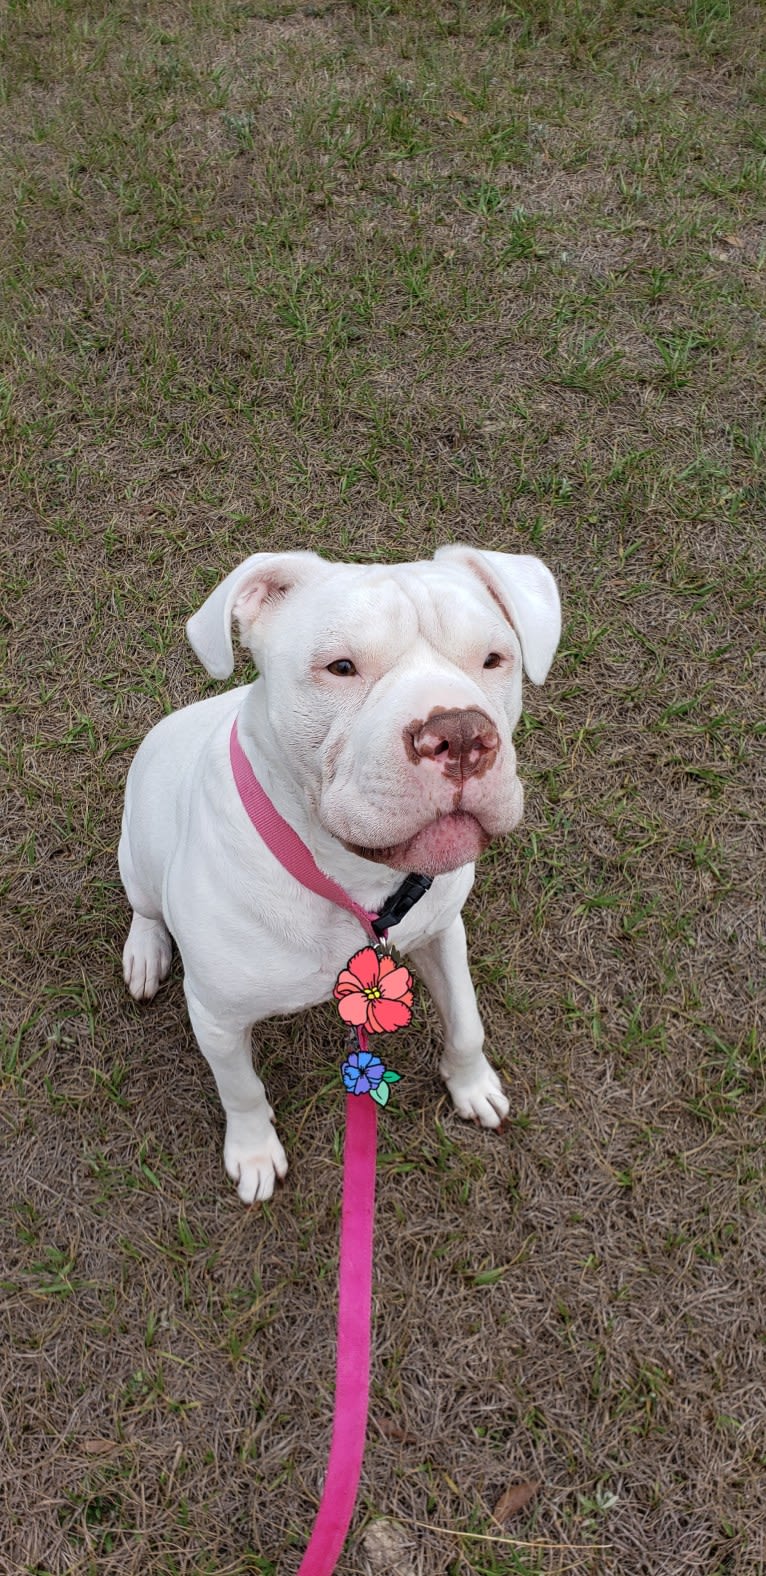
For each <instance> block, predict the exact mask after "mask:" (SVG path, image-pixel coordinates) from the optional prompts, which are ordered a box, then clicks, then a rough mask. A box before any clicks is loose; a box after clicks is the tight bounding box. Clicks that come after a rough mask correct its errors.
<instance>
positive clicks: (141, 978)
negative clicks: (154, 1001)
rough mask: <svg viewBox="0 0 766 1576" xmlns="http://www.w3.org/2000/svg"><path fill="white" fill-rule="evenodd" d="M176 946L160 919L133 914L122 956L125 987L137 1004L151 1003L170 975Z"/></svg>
mask: <svg viewBox="0 0 766 1576" xmlns="http://www.w3.org/2000/svg"><path fill="white" fill-rule="evenodd" d="M172 957H173V943H172V941H171V939H170V931H169V930H168V929H167V926H165V925H163V923H162V920H161V919H146V918H145V916H144V915H143V914H134V915H133V923H132V924H131V927H130V930H129V932H128V939H127V941H126V942H125V947H124V949H123V954H122V971H123V974H124V976H125V984H126V985H127V987H128V990H129V991H130V994H131V996H133V997H134V999H135V1000H136V1001H150V1000H151V998H152V996H154V995H155V994H156V992H157V991H158V989H159V986H160V983H161V981H162V980H164V979H166V978H167V975H168V974H169V973H170V964H171V960H172Z"/></svg>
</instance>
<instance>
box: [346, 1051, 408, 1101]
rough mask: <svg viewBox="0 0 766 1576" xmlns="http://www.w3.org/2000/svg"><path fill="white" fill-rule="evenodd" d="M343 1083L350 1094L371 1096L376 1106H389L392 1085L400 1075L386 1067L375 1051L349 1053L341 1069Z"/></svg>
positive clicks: (397, 1080)
mask: <svg viewBox="0 0 766 1576" xmlns="http://www.w3.org/2000/svg"><path fill="white" fill-rule="evenodd" d="M341 1076H342V1078H343V1083H344V1085H345V1087H346V1089H347V1090H348V1092H349V1094H369V1095H370V1097H371V1099H373V1100H374V1101H375V1104H376V1105H387V1104H388V1096H389V1093H390V1090H391V1085H392V1084H394V1083H398V1082H399V1078H400V1074H399V1073H395V1072H393V1071H392V1070H391V1068H387V1067H385V1066H384V1064H383V1062H382V1061H381V1060H380V1057H379V1056H377V1055H376V1054H375V1052H374V1051H361V1050H357V1051H349V1054H348V1060H347V1061H345V1062H344V1063H343V1065H342V1067H341Z"/></svg>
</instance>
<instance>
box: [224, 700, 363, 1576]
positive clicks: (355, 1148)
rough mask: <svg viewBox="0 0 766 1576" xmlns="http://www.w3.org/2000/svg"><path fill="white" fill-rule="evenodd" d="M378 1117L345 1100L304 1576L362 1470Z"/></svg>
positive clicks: (279, 831) (338, 1542) (290, 851)
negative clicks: (329, 1342) (320, 1434)
mask: <svg viewBox="0 0 766 1576" xmlns="http://www.w3.org/2000/svg"><path fill="white" fill-rule="evenodd" d="M229 751H230V756H231V766H232V771H233V773H234V781H235V783H236V785H237V788H238V789H239V795H240V798H241V800H242V803H243V805H244V807H245V809H246V811H247V813H248V815H249V817H250V820H251V821H252V823H253V825H254V827H255V828H256V831H257V832H258V833H259V835H260V836H261V837H262V839H263V841H264V843H265V844H266V846H267V848H269V849H270V850H271V852H272V854H274V856H275V858H277V859H278V860H279V862H280V864H282V865H283V866H284V868H285V869H286V870H287V871H289V873H290V875H292V876H294V877H295V879H296V881H300V882H301V883H302V885H303V886H306V887H309V888H310V889H311V891H312V892H316V893H318V895H319V896H320V897H325V898H328V899H329V901H330V902H331V903H337V904H339V905H340V906H341V907H342V908H346V909H349V910H350V911H351V913H352V914H355V915H356V917H357V919H358V920H359V921H360V922H361V924H362V925H364V928H365V930H366V931H367V932H368V933H369V935H370V936H372V938H373V940H374V941H375V942H376V943H377V941H378V939H379V938H378V935H377V932H376V931H375V930H374V929H373V920H374V919H375V918H376V915H374V914H370V913H368V912H367V910H366V909H364V908H361V907H360V905H359V904H358V903H355V902H354V900H353V898H350V897H349V896H348V893H346V892H344V891H343V888H342V887H340V886H338V884H337V882H336V881H333V880H331V878H330V877H329V876H326V875H324V873H323V872H322V871H321V870H320V869H319V866H318V865H317V864H316V862H315V860H314V859H313V857H312V855H311V853H310V852H309V850H308V848H307V847H306V845H305V843H303V842H302V841H301V839H300V837H299V836H298V834H297V832H295V831H293V828H292V827H291V826H290V825H288V823H287V821H285V820H284V819H283V817H282V816H281V815H280V814H279V811H278V810H276V809H275V808H274V805H273V804H272V803H271V800H270V799H269V798H268V797H267V795H266V794H265V793H264V791H263V789H262V787H261V785H260V783H259V782H258V779H257V778H256V776H255V773H254V771H253V768H252V766H251V765H250V762H249V760H248V759H247V756H246V755H245V752H244V750H243V749H242V746H241V744H240V742H239V738H238V735H237V724H236V720H235V722H234V726H233V727H232V730H231V738H230V741H229ZM384 934H385V933H384ZM362 1043H363V1048H364V1042H362ZM377 1114H378V1113H377V1110H376V1108H375V1105H374V1103H373V1101H372V1100H367V1099H358V1098H357V1097H356V1096H355V1095H353V1094H347V1095H346V1140H345V1146H344V1152H343V1206H342V1215H341V1232H340V1263H339V1287H338V1345H337V1359H336V1369H335V1410H334V1413H333V1425H332V1443H331V1445H330V1455H329V1459H328V1463H327V1474H326V1477H325V1482H324V1489H323V1491H322V1498H321V1501H320V1504H319V1510H318V1511H317V1515H316V1520H315V1522H314V1527H313V1531H312V1533H311V1538H310V1540H309V1545H308V1548H307V1549H306V1553H305V1554H304V1556H303V1559H302V1561H301V1564H300V1568H299V1570H298V1573H297V1576H331V1572H332V1571H334V1570H335V1566H336V1563H337V1560H338V1557H339V1555H340V1552H341V1549H342V1548H343V1544H344V1542H345V1538H346V1533H347V1532H348V1529H349V1525H350V1522H351V1517H352V1515H353V1512H354V1505H355V1503H356V1491H357V1487H358V1484H359V1476H360V1473H361V1470H362V1458H363V1456H364V1442H365V1435H366V1432H367V1409H368V1403H369V1393H370V1311H371V1304H372V1241H373V1216H374V1209H375V1150H376V1138H377Z"/></svg>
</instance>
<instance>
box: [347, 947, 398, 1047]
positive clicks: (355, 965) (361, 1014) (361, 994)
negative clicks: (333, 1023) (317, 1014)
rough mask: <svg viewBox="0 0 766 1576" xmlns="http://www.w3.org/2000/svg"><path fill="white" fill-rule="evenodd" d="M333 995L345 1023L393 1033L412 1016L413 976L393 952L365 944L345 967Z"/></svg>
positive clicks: (383, 1032)
mask: <svg viewBox="0 0 766 1576" xmlns="http://www.w3.org/2000/svg"><path fill="white" fill-rule="evenodd" d="M333 996H334V997H335V999H336V1001H337V1003H338V1012H339V1013H340V1015H341V1018H342V1019H343V1022H344V1023H350V1024H351V1025H352V1027H353V1028H355V1029H365V1030H366V1031H367V1033H368V1034H391V1033H393V1031H394V1030H395V1029H403V1028H404V1027H405V1025H406V1024H408V1023H409V1021H410V1018H411V1017H412V1010H411V1009H412V975H411V974H410V972H409V969H406V968H405V967H404V965H403V964H401V963H397V962H396V959H395V958H392V957H391V955H390V953H387V952H384V953H383V954H382V956H381V955H380V954H379V953H377V952H376V951H375V948H374V947H362V949H361V951H360V952H355V953H354V956H353V958H349V960H348V963H347V964H346V967H345V969H341V971H340V974H339V975H338V978H337V980H336V981H335V989H334V991H333Z"/></svg>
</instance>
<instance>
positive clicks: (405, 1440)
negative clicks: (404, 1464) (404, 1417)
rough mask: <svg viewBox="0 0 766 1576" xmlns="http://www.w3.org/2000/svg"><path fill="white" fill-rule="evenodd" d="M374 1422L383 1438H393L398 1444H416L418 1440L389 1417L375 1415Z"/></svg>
mask: <svg viewBox="0 0 766 1576" xmlns="http://www.w3.org/2000/svg"><path fill="white" fill-rule="evenodd" d="M375 1422H376V1423H377V1426H378V1428H379V1429H380V1432H381V1434H382V1435H383V1438H384V1439H393V1440H395V1442H396V1443H397V1444H400V1445H416V1444H417V1442H418V1441H417V1438H416V1437H415V1435H414V1434H408V1433H407V1430H406V1428H402V1426H401V1424H400V1423H394V1422H393V1421H392V1419H391V1418H390V1417H376V1419H375Z"/></svg>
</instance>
